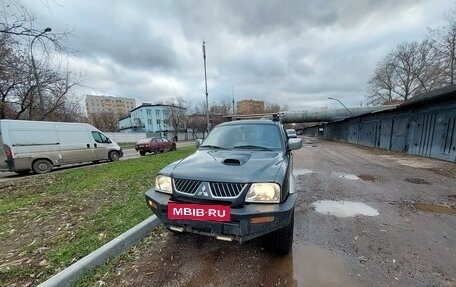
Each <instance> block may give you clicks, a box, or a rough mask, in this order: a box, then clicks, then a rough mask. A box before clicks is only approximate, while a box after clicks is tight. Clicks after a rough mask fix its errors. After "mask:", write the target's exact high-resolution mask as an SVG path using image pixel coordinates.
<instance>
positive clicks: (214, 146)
mask: <svg viewBox="0 0 456 287" xmlns="http://www.w3.org/2000/svg"><path fill="white" fill-rule="evenodd" d="M200 147H207V148H213V149H226V148H224V147H221V146H218V145H210V144H206V145H202V146H200Z"/></svg>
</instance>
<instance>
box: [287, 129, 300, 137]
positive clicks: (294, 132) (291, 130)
mask: <svg viewBox="0 0 456 287" xmlns="http://www.w3.org/2000/svg"><path fill="white" fill-rule="evenodd" d="M287 135H288V137H289V138H297V137H298V135H297V134H296V131H295V130H294V129H287Z"/></svg>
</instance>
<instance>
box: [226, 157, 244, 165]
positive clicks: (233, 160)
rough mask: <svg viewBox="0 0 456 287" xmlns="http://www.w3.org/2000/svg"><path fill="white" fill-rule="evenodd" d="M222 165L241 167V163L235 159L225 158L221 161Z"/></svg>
mask: <svg viewBox="0 0 456 287" xmlns="http://www.w3.org/2000/svg"><path fill="white" fill-rule="evenodd" d="M222 163H223V164H225V165H237V166H239V165H241V161H240V160H238V159H235V158H227V159H224V160H223V161H222Z"/></svg>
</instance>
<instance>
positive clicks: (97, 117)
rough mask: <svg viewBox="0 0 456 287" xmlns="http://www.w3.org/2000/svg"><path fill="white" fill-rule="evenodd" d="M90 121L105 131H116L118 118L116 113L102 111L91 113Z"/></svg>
mask: <svg viewBox="0 0 456 287" xmlns="http://www.w3.org/2000/svg"><path fill="white" fill-rule="evenodd" d="M90 122H91V123H92V125H93V126H95V127H96V128H98V129H100V130H101V131H104V132H116V131H117V123H118V118H117V116H116V115H115V114H114V113H111V112H101V113H96V114H91V115H90Z"/></svg>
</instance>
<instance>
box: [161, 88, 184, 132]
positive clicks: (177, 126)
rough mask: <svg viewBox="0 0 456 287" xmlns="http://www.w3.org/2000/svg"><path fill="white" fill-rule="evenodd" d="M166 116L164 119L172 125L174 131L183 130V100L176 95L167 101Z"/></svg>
mask: <svg viewBox="0 0 456 287" xmlns="http://www.w3.org/2000/svg"><path fill="white" fill-rule="evenodd" d="M167 104H168V109H167V114H168V115H167V117H166V119H165V121H166V122H167V123H168V124H169V125H171V126H172V127H173V130H174V133H175V134H177V132H179V131H181V130H184V129H185V128H186V122H187V112H186V111H187V108H186V103H185V100H184V99H183V98H182V97H180V96H178V97H176V98H175V99H171V100H169V101H168V103H167Z"/></svg>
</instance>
